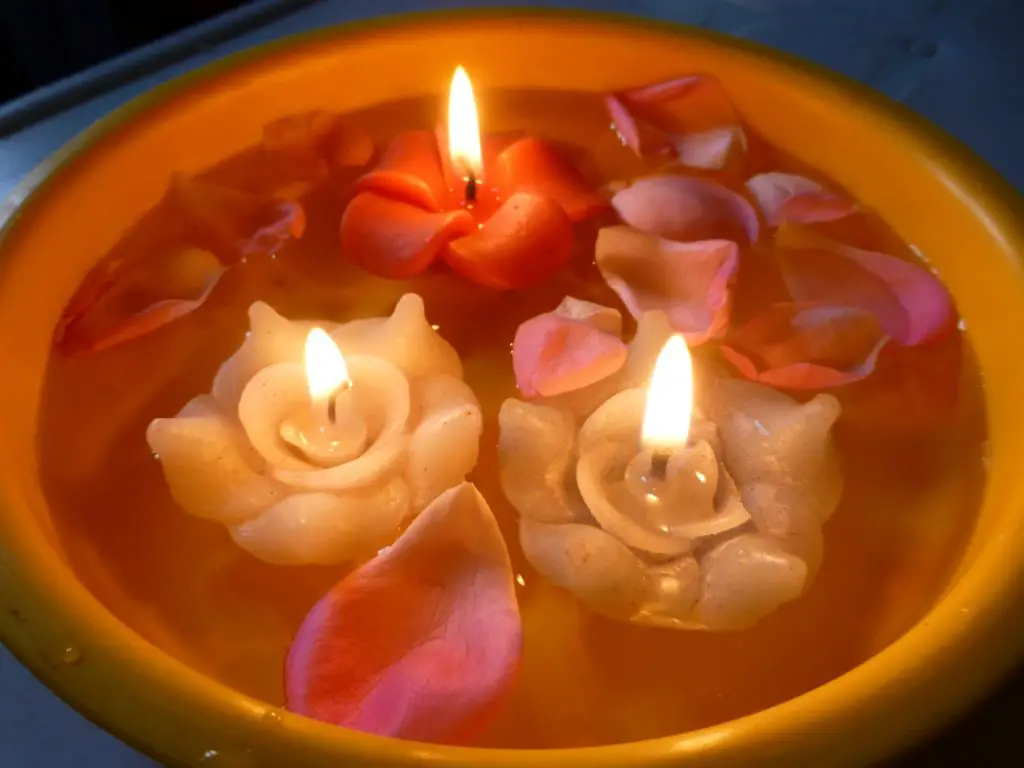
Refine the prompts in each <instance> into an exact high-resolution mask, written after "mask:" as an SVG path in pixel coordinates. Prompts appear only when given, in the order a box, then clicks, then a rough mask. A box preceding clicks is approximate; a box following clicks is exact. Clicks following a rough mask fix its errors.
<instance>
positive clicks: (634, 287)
mask: <svg viewBox="0 0 1024 768" xmlns="http://www.w3.org/2000/svg"><path fill="white" fill-rule="evenodd" d="M595 257H596V260H597V266H598V268H599V269H600V270H601V275H602V276H603V277H604V279H605V282H607V283H608V285H609V286H610V287H611V289H612V290H613V291H615V292H616V293H617V294H618V295H619V297H620V298H621V299H622V302H623V303H624V304H625V305H626V308H627V309H628V310H629V311H630V313H631V314H632V315H633V317H636V318H639V317H640V316H641V315H643V314H644V312H648V311H650V310H662V311H664V312H665V313H666V314H667V315H668V318H669V321H670V322H671V323H672V326H673V327H674V328H675V329H676V330H678V331H681V332H682V333H683V334H685V336H686V340H687V341H688V342H690V343H691V344H700V343H701V342H704V341H706V340H707V339H709V338H714V337H716V336H719V335H721V334H722V333H723V332H724V331H725V327H726V324H727V323H728V320H729V310H730V304H731V301H730V286H731V284H732V282H733V280H734V279H735V277H736V270H737V269H738V267H739V248H738V247H737V245H736V243H733V242H730V241H728V240H703V241H700V242H692V243H679V242H675V241H672V240H666V239H665V238H661V237H658V236H656V235H649V234H646V233H644V232H640V231H638V230H635V229H631V228H629V227H605V228H603V229H602V230H601V231H600V232H599V233H598V235H597V245H596V247H595Z"/></svg>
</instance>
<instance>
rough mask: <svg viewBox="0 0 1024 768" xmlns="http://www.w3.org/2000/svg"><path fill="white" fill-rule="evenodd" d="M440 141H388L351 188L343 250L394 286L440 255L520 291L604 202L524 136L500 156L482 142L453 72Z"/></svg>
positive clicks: (487, 282)
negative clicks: (392, 281) (371, 166)
mask: <svg viewBox="0 0 1024 768" xmlns="http://www.w3.org/2000/svg"><path fill="white" fill-rule="evenodd" d="M447 143H448V146H447V147H444V148H442V147H440V146H439V144H438V140H437V137H436V136H435V135H434V134H433V133H431V132H429V131H407V132H405V133H401V134H399V135H398V136H396V137H395V139H394V141H393V142H392V143H391V146H390V147H389V148H388V150H387V151H386V152H385V153H384V156H383V157H382V158H381V160H380V162H379V163H378V164H377V166H376V167H375V168H374V169H373V170H372V171H370V172H369V173H368V174H366V175H365V176H363V177H362V178H361V179H360V180H359V181H358V182H357V183H356V186H355V190H356V194H355V197H354V198H353V199H352V201H351V202H350V203H349V204H348V207H347V208H346V210H345V214H344V216H343V217H342V221H341V231H340V240H341V250H342V253H344V254H345V255H346V256H348V257H350V258H352V259H354V260H355V261H356V262H357V263H358V264H359V265H360V266H362V267H363V268H364V269H366V270H367V271H369V272H372V273H374V274H376V275H379V276H381V277H386V278H390V279H395V280H403V279H407V278H410V277H412V276H413V275H417V274H419V273H421V272H423V271H424V270H426V269H427V268H428V267H430V266H431V265H432V264H433V263H434V262H435V261H436V260H437V259H441V260H442V261H443V262H444V263H446V264H447V265H448V266H449V267H450V268H451V269H452V270H453V271H454V272H456V273H457V274H459V275H461V276H462V277H464V278H466V279H467V280H470V281H472V282H474V283H477V284H479V285H483V286H487V287H490V288H496V289H515V288H523V287H526V286H529V285H532V284H535V283H538V282H541V281H543V280H545V279H547V278H548V277H550V276H551V275H553V274H554V273H555V272H557V271H558V270H559V269H560V268H562V267H563V266H564V265H565V264H566V263H567V262H568V261H569V258H570V255H571V252H572V245H573V223H574V222H577V221H581V220H582V219H584V218H586V217H588V216H590V215H591V214H593V213H596V212H598V211H600V210H602V209H604V208H605V207H606V205H607V204H606V201H605V200H604V198H602V197H601V196H600V195H599V194H598V193H597V191H596V190H595V189H593V188H592V187H591V186H590V185H589V184H587V182H586V181H585V180H584V179H583V177H582V176H581V175H580V174H579V173H578V172H577V171H576V169H575V168H573V167H572V166H571V165H570V164H569V163H568V162H567V161H566V160H565V159H564V158H562V157H561V156H560V155H559V154H558V152H557V151H556V150H555V149H554V148H553V147H552V146H551V145H549V144H547V143H546V142H543V141H541V140H539V139H536V138H530V137H527V138H523V139H519V140H518V141H515V142H514V143H512V144H510V145H509V146H507V147H505V148H504V149H502V150H501V151H500V152H499V151H495V150H496V147H494V146H492V143H490V142H488V143H485V144H483V145H482V144H481V137H480V131H479V123H478V118H477V112H476V104H475V101H474V98H473V91H472V87H471V86H470V82H469V78H468V77H467V75H466V73H465V70H463V69H462V68H461V67H459V68H458V69H457V70H456V71H455V76H454V78H453V79H452V87H451V95H450V99H449V109H448V142H447ZM485 149H486V150H487V151H484V150H485Z"/></svg>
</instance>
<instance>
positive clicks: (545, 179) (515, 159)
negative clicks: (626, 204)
mask: <svg viewBox="0 0 1024 768" xmlns="http://www.w3.org/2000/svg"><path fill="white" fill-rule="evenodd" d="M497 186H498V188H499V189H502V190H505V192H506V194H508V195H511V194H514V193H517V192H525V193H527V194H530V195H534V196H535V197H544V198H547V199H548V200H552V201H554V202H556V203H558V204H559V205H560V206H562V209H563V210H564V211H565V213H566V215H567V216H568V217H569V218H570V219H571V220H572V221H581V220H582V219H585V218H587V217H588V216H592V215H593V214H595V213H599V212H601V211H602V210H605V209H606V208H607V207H608V201H607V200H605V198H604V197H602V196H601V195H600V194H599V193H598V191H597V189H595V188H594V186H593V185H591V184H589V183H588V182H587V181H586V180H585V179H584V178H583V176H582V175H581V174H580V172H579V171H577V170H576V169H575V168H574V167H573V166H572V165H570V163H569V162H568V161H567V160H566V159H565V158H564V157H562V156H561V155H560V154H559V153H558V152H557V151H556V150H555V148H554V147H552V146H551V145H550V144H549V143H547V142H545V141H541V140H540V139H537V138H533V137H529V138H525V139H520V140H519V141H517V142H515V143H514V144H512V145H511V146H509V147H507V148H506V149H505V150H504V151H503V152H502V153H501V154H500V155H499V156H498V169H497Z"/></svg>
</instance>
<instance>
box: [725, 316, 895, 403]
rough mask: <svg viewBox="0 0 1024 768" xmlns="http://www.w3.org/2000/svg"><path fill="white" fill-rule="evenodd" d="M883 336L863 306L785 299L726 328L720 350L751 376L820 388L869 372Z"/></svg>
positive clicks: (773, 383)
mask: <svg viewBox="0 0 1024 768" xmlns="http://www.w3.org/2000/svg"><path fill="white" fill-rule="evenodd" d="M888 341H889V338H888V337H887V336H885V334H884V332H883V330H882V327H881V326H880V325H879V322H878V320H877V319H876V317H875V316H874V315H873V314H872V313H871V312H869V311H867V310H864V309H861V308H858V307H841V306H833V305H829V304H823V303H806V304H792V303H787V304H776V305H773V306H772V307H769V308H768V309H767V310H766V311H765V312H762V313H761V314H760V315H758V316H757V317H755V318H754V319H753V320H751V321H750V322H749V323H747V324H746V325H743V326H741V327H740V328H737V329H735V330H733V331H731V332H730V333H729V336H728V338H727V340H726V343H725V344H724V345H723V346H722V354H723V355H724V356H725V358H726V360H728V361H729V362H730V363H732V364H733V365H734V366H736V369H737V370H738V371H739V372H740V374H741V375H742V376H743V377H744V378H747V379H750V380H752V381H758V382H761V383H762V384H768V385H769V386H773V387H780V388H783V389H825V388H829V387H838V386H841V385H843V384H849V383H851V382H854V381H858V380H860V379H863V378H864V377H866V376H869V375H870V374H871V373H872V372H873V371H874V370H875V364H876V363H877V361H878V356H879V354H880V353H881V351H882V350H883V348H885V346H886V343H887V342H888Z"/></svg>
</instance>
